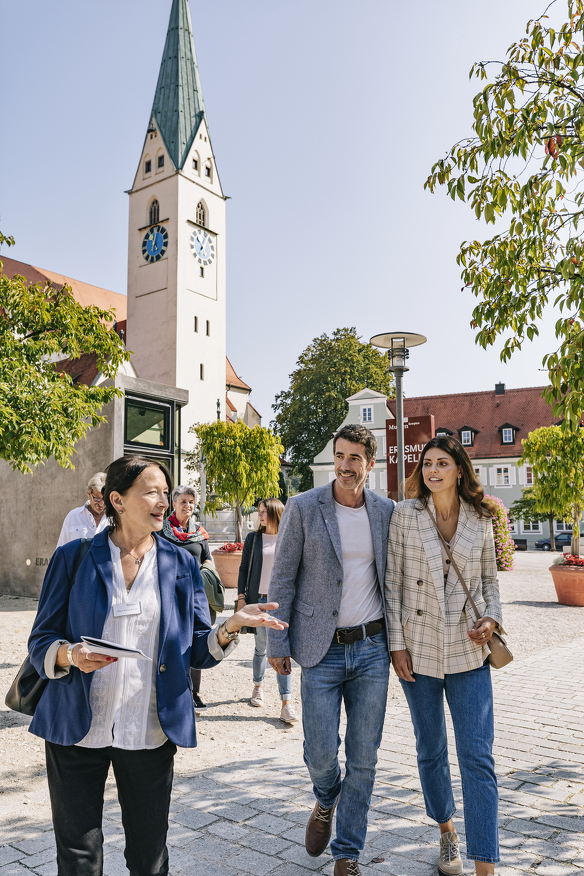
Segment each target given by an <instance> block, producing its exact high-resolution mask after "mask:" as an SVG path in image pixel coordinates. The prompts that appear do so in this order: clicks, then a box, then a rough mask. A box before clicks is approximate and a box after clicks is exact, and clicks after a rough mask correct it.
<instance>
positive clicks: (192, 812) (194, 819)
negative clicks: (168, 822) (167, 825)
mask: <svg viewBox="0 0 584 876" xmlns="http://www.w3.org/2000/svg"><path fill="white" fill-rule="evenodd" d="M171 819H172V821H176V822H178V824H183V825H184V826H185V827H191V828H193V830H196V829H197V828H199V827H206V825H207V824H212V822H214V821H217V818H216V816H215V815H209V813H208V812H199V811H198V810H197V809H185V810H184V811H183V812H178V813H177V814H176V815H172V816H171Z"/></svg>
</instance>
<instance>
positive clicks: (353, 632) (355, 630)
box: [333, 617, 385, 645]
mask: <svg viewBox="0 0 584 876" xmlns="http://www.w3.org/2000/svg"><path fill="white" fill-rule="evenodd" d="M383 629H385V620H384V618H382V617H381V618H379V620H376V621H372V622H371V623H370V624H362V625H361V626H360V627H348V628H347V629H344V630H337V631H336V633H335V635H334V638H333V642H334V643H335V644H337V645H352V644H353V642H359V641H360V640H361V639H366V638H367V636H374V635H375V634H376V633H380V632H381V630H383Z"/></svg>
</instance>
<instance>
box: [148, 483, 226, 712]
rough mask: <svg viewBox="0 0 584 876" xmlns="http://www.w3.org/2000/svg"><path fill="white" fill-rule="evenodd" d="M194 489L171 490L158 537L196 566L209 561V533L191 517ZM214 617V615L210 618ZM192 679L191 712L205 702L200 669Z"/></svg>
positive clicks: (193, 506) (177, 488) (194, 497)
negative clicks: (169, 509) (168, 508)
mask: <svg viewBox="0 0 584 876" xmlns="http://www.w3.org/2000/svg"><path fill="white" fill-rule="evenodd" d="M196 504H197V492H196V490H195V489H194V487H189V486H185V485H183V484H181V485H180V486H178V487H175V488H174V490H173V491H172V514H171V515H170V516H169V517H167V518H166V520H165V521H164V523H163V524H162V532H161V535H162V538H165V539H166V540H167V541H169V542H171V543H172V544H176V545H178V546H179V547H181V548H184V550H185V551H187V552H188V553H189V554H190V555H191V556H192V557H194V558H195V560H196V561H197V565H198V566H199V569H200V568H201V566H202V565H203V563H207V562H209V563H211V562H212V560H211V551H210V550H209V536H208V534H207V532H206V530H205V529H204V528H203V526H202V525H201V524H200V523H199V522H198V521H197V520H196V519H195V507H196ZM212 620H214V618H212ZM191 679H192V681H193V700H194V701H195V712H198V713H199V712H203V711H204V710H205V709H206V708H207V705H206V703H204V702H203V700H202V699H201V696H200V691H201V670H200V669H191Z"/></svg>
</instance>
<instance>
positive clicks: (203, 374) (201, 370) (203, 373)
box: [199, 362, 205, 380]
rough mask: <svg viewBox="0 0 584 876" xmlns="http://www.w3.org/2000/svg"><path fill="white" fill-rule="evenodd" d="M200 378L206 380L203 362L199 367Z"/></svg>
mask: <svg viewBox="0 0 584 876" xmlns="http://www.w3.org/2000/svg"><path fill="white" fill-rule="evenodd" d="M199 377H200V378H201V380H204V379H205V366H204V365H203V363H202V362H201V364H200V365H199Z"/></svg>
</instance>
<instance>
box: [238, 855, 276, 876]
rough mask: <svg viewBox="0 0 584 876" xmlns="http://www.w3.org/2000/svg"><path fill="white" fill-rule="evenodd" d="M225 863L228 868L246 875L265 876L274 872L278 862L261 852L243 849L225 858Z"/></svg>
mask: <svg viewBox="0 0 584 876" xmlns="http://www.w3.org/2000/svg"><path fill="white" fill-rule="evenodd" d="M225 863H226V864H227V866H228V867H233V868H234V869H236V870H243V871H245V872H246V873H248V874H249V873H253V874H254V876H265V874H266V873H270V872H271V871H272V870H274V869H275V868H276V867H277V866H278V864H279V863H280V861H279V859H278V858H273V857H271V856H268V855H264V854H262V852H255V851H254V850H253V849H243V850H242V851H241V852H238V854H237V855H233V857H231V858H227V859H226V861H225Z"/></svg>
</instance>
